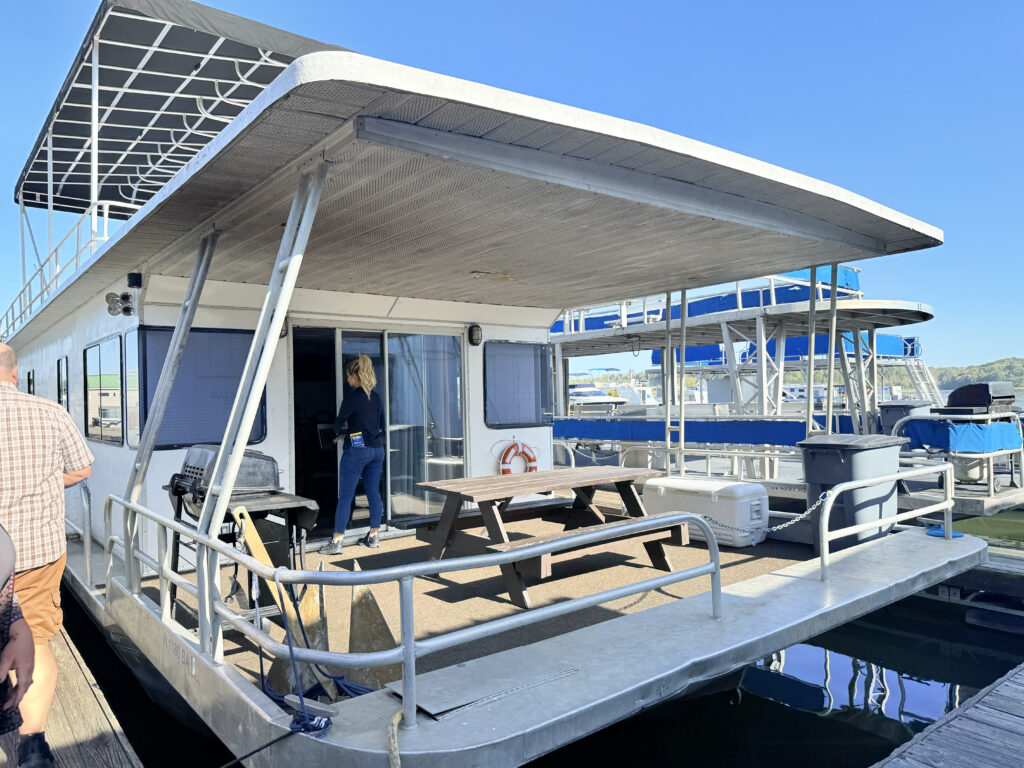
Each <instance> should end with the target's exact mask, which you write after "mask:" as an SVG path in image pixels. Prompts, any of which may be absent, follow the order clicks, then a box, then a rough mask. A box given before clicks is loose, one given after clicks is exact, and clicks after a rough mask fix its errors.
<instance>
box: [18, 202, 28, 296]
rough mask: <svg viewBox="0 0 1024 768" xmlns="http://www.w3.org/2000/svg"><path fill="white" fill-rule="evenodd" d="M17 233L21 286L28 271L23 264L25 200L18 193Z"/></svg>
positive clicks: (25, 281)
mask: <svg viewBox="0 0 1024 768" xmlns="http://www.w3.org/2000/svg"><path fill="white" fill-rule="evenodd" d="M18 233H19V234H20V235H21V286H22V288H24V287H25V284H26V283H27V282H28V269H27V267H26V264H25V198H24V196H23V195H22V194H21V193H20V192H19V193H18Z"/></svg>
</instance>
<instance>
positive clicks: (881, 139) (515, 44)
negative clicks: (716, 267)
mask: <svg viewBox="0 0 1024 768" xmlns="http://www.w3.org/2000/svg"><path fill="white" fill-rule="evenodd" d="M211 4H213V5H215V6H217V7H219V8H221V9H223V10H226V11H231V12H233V13H238V14H240V15H244V16H249V17H251V18H255V19H257V20H259V21H262V22H265V23H268V24H271V25H274V26H278V27H283V28H285V29H288V30H291V31H293V32H297V33H300V34H304V35H308V36H310V37H315V38H317V39H320V40H323V41H325V42H332V43H337V44H340V45H343V46H346V47H348V48H351V49H353V50H356V51H358V52H360V53H365V54H367V55H370V56H377V57H380V58H384V59H389V60H392V61H397V62H400V63H403V64H409V65H412V66H416V67H421V68H424V69H428V70H433V71H436V72H440V73H444V74H448V75H454V76H456V77H462V78H467V79H471V80H476V81H479V82H483V83H487V84H490V85H495V86H499V87H502V88H508V89H511V90H514V91H520V92H523V93H526V94H530V95H533V96H539V97H542V98H547V99H552V100H555V101H559V102H564V103H566V104H571V105H574V106H578V107H583V108H585V109H591V110H595V111H598V112H604V113H608V114H611V115H616V116H619V117H625V118H628V119H631V120H636V121H639V122H643V123H648V124H650V125H653V126H656V127H658V128H663V129H666V130H669V131H673V132H676V133H680V134H682V135H684V136H689V137H691V138H695V139H700V140H702V141H706V142H709V143H712V144H715V145H718V146H721V147H725V148H727V149H731V150H734V151H737V152H741V153H744V154H747V155H751V156H753V157H756V158H758V159H761V160H765V161H768V162H771V163H776V164H778V165H781V166H784V167H786V168H790V169H792V170H796V171H799V172H801V173H806V174H808V175H811V176H815V177H817V178H820V179H824V180H826V181H829V182H832V183H835V184H838V185H840V186H842V187H846V188H848V189H851V190H853V191H855V192H858V193H860V194H863V195H865V196H867V197H869V198H871V199H874V200H877V201H878V202H880V203H883V204H885V205H888V206H891V207H893V208H895V209H897V210H899V211H902V212H904V213H907V214H909V215H911V216H914V217H917V218H919V219H923V220H924V221H927V222H929V223H931V224H934V225H936V226H939V227H941V228H942V229H943V230H945V233H946V244H945V245H943V246H941V247H940V248H938V249H932V250H927V251H923V252H919V253H915V254H907V255H901V256H893V257H889V258H885V259H880V260H873V261H863V262H859V266H861V267H862V268H864V270H865V274H864V275H863V280H864V283H865V287H866V289H867V290H868V291H869V292H870V294H871V295H872V296H874V297H876V298H891V299H908V300H915V301H922V302H925V303H928V304H931V305H932V306H933V307H934V308H935V311H936V319H935V320H933V321H931V322H930V323H928V324H927V325H925V326H922V327H921V328H920V336H921V338H922V340H923V343H924V350H925V356H926V359H927V360H928V361H929V362H930V363H931V364H933V365H966V364H972V363H980V362H985V361H987V360H991V359H995V358H998V357H1006V356H1012V355H1017V356H1020V355H1024V309H1022V306H1024V254H1022V247H1021V237H1020V235H1019V234H1015V233H1016V232H1017V230H1018V228H1019V226H1020V223H1021V222H1022V221H1024V213H1022V210H1024V200H1022V199H1021V195H1020V180H1021V178H1022V176H1024V161H1022V160H1024V150H1022V139H1021V130H1022V125H1024V100H1022V98H1021V82H1022V76H1024V45H1022V43H1021V40H1022V39H1024V3H1021V2H1017V1H1016V0H1005V1H1004V2H998V1H995V0H990V1H989V2H985V3H973V4H972V3H965V2H962V1H959V2H942V1H940V0H902V1H901V2H893V0H884V1H878V0H870V1H869V0H858V1H857V2H853V1H852V0H851V1H850V2H844V3H830V2H825V1H823V0H808V1H807V2H795V1H793V2H787V0H776V1H775V2H756V3H755V2H729V1H728V0H719V1H717V2H715V1H712V0H707V2H700V3H698V2H691V1H688V0H676V1H675V2H647V1H645V0H635V1H634V2H632V3H604V2H599V1H598V0H590V2H578V1H576V0H572V1H569V2H565V1H559V0H547V2H531V1H530V0H524V1H523V2H519V3H516V4H506V3H480V2H444V1H443V0H440V1H437V2H422V0H417V1H416V2H412V1H410V0H391V2H387V3H342V2H338V1H337V0H334V1H333V2H331V1H328V0H289V1H288V2H281V0H212V3H211ZM95 9H96V3H94V2H91V0H49V1H48V2H37V3H17V4H10V5H9V7H8V8H7V9H6V23H5V24H4V25H3V28H2V31H0V34H2V46H3V49H4V50H6V51H7V65H6V73H5V75H4V77H3V78H2V81H0V87H2V89H3V94H2V95H3V104H4V105H5V110H6V119H5V120H4V121H3V122H2V123H0V144H2V146H3V152H2V155H0V180H2V183H3V185H5V187H4V188H5V189H6V190H7V192H6V193H5V199H6V200H7V201H8V202H7V203H6V205H4V206H3V207H2V210H3V211H4V213H3V215H0V236H2V237H3V242H5V243H6V244H7V246H6V247H5V248H4V249H3V250H2V252H0V253H2V255H0V305H2V307H0V311H2V310H3V309H5V308H6V307H7V304H8V303H9V302H10V300H11V298H12V297H13V294H14V292H15V291H16V284H17V283H20V264H19V250H18V227H17V208H16V206H15V205H14V204H13V203H12V202H10V201H11V200H12V191H13V188H14V184H15V181H16V180H17V176H18V174H19V172H20V170H21V168H22V166H23V164H24V161H25V158H26V156H27V153H28V151H29V149H30V148H31V146H32V143H33V141H34V139H35V137H36V135H37V134H38V132H39V130H40V128H41V125H42V121H43V119H44V118H45V116H46V113H47V110H48V109H49V106H50V104H51V102H52V100H53V98H54V96H55V95H56V92H57V89H58V87H59V86H60V83H61V82H62V81H63V79H64V77H65V75H66V73H67V70H68V67H69V66H70V63H71V60H72V57H73V56H74V53H75V51H76V50H77V48H78V46H79V45H80V43H81V41H82V38H83V37H84V34H85V31H86V28H87V25H88V23H89V21H90V19H91V18H92V15H93V13H94V12H95ZM35 222H36V232H37V236H40V235H41V236H42V239H44V240H45V231H46V222H45V213H42V212H41V213H39V214H37V215H36V218H35Z"/></svg>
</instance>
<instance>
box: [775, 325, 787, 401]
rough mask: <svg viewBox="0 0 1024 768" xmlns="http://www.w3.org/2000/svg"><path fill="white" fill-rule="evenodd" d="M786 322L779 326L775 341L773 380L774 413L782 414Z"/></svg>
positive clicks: (784, 385) (784, 387) (784, 383)
mask: <svg viewBox="0 0 1024 768" xmlns="http://www.w3.org/2000/svg"><path fill="white" fill-rule="evenodd" d="M786 330H787V329H786V324H785V323H782V324H781V325H780V326H779V333H778V335H777V336H776V341H775V369H776V370H777V371H778V374H779V375H778V378H777V379H776V380H775V415H776V416H781V415H782V398H783V392H785V389H786Z"/></svg>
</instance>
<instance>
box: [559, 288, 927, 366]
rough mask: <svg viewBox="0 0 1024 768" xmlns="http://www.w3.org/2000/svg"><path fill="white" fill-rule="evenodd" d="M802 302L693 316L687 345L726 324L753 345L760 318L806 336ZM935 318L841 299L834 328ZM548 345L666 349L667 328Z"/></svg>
mask: <svg viewBox="0 0 1024 768" xmlns="http://www.w3.org/2000/svg"><path fill="white" fill-rule="evenodd" d="M808 310H809V305H808V302H806V301H801V302H795V303H793V304H780V305H776V306H772V307H765V308H761V309H747V310H731V311H728V312H717V313H713V314H709V315H701V316H700V317H691V318H690V319H689V322H687V324H686V345H687V346H688V347H696V346H701V345H705V344H721V343H722V326H721V324H722V323H723V322H724V323H728V325H729V329H730V333H731V334H732V340H733V341H737V342H741V341H748V342H752V341H754V340H755V339H756V338H757V317H758V316H759V315H760V316H761V317H763V318H764V324H765V333H767V334H768V335H769V336H771V335H772V334H774V333H775V332H776V331H778V330H779V329H780V328H781V327H782V326H785V329H786V335H787V336H788V337H797V336H803V337H806V336H807V333H808V322H807V320H808ZM828 315H829V303H828V300H827V299H826V300H824V301H822V302H819V303H818V305H817V307H816V308H815V335H819V334H827V333H828ZM933 316H934V313H933V311H932V308H931V307H929V306H928V305H927V304H920V303H918V302H913V301H887V300H880V299H840V300H839V301H837V302H836V328H837V330H838V332H839V333H852V332H857V331H868V330H872V329H874V330H879V329H884V328H899V327H902V326H905V325H913V324H915V323H923V322H927V321H928V320H931V319H932V317H933ZM672 336H673V339H672V343H673V344H675V345H676V346H678V344H679V321H678V320H674V321H673V322H672ZM551 339H552V341H557V342H560V343H561V345H562V354H563V355H564V356H566V357H581V356H585V355H603V354H609V353H613V352H628V351H639V350H652V349H662V348H664V346H665V323H664V322H658V323H649V324H647V325H635V326H629V327H626V328H607V329H601V330H596V331H587V332H585V333H574V334H564V335H563V334H553V335H552V337H551Z"/></svg>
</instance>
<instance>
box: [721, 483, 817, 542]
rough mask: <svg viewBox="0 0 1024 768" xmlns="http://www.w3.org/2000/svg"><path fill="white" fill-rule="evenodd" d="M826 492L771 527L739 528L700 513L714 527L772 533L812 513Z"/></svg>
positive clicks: (794, 523)
mask: <svg viewBox="0 0 1024 768" xmlns="http://www.w3.org/2000/svg"><path fill="white" fill-rule="evenodd" d="M828 494H829V492H828V491H822V492H821V495H820V496H819V497H818V500H817V501H816V502H814V503H813V504H812V505H811V506H809V507H808V508H807V510H806V511H805V512H801V513H800V514H799V515H797V516H796V517H794V518H792V519H790V520H787V521H786V522H784V523H782V524H780V525H776V526H773V527H771V528H740V527H739V526H736V525H727V524H726V523H721V522H719V521H718V520H715V519H714V518H713V517H709V516H708V515H701V517H702V518H704V520H706V521H707V523H708V524H709V525H711V526H714V527H716V528H724V529H726V530H727V531H737V532H739V533H758V532H760V531H764V532H765V533H774V532H775V531H781V530H782V529H783V528H789V526H791V525H796V524H797V523H799V522H800V521H801V520H803V519H805V518H806V517H807V516H808V515H810V514H812V513H813V512H814V510H816V509H817V508H818V507H820V506H821V505H822V504H823V503H824V502H825V499H827V498H828Z"/></svg>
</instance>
